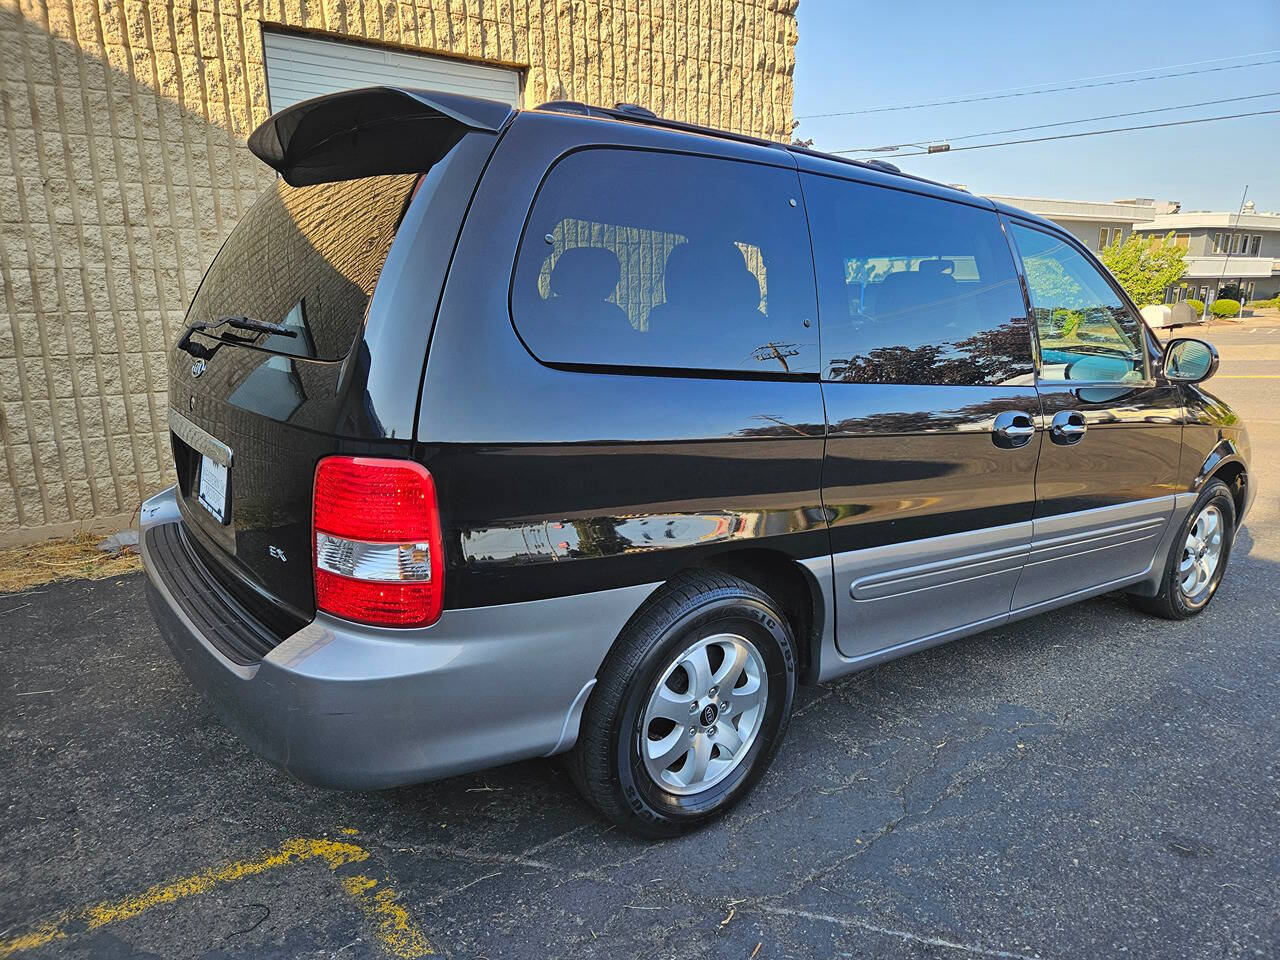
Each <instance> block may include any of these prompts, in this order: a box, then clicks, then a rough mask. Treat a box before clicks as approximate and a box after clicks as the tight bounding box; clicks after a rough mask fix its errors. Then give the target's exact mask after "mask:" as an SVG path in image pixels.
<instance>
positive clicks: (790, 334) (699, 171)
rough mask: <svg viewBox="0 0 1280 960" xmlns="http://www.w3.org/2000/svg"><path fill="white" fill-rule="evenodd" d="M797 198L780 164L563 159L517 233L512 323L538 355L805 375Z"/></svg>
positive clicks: (805, 304) (809, 278)
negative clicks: (522, 230) (522, 232)
mask: <svg viewBox="0 0 1280 960" xmlns="http://www.w3.org/2000/svg"><path fill="white" fill-rule="evenodd" d="M620 185H625V187H622V186H620ZM799 200H800V184H799V181H798V179H797V177H796V174H795V172H794V171H789V170H784V169H780V168H775V167H765V166H761V165H758V164H749V163H740V162H735V161H729V160H715V159H711V158H706V157H690V156H683V155H678V154H667V153H654V152H649V151H639V150H617V149H593V150H584V151H580V152H578V153H574V154H571V155H570V156H568V157H566V158H565V159H564V160H562V161H561V162H560V163H558V164H557V165H556V166H555V167H554V168H553V169H552V171H551V173H550V174H549V175H548V176H547V179H546V182H545V183H544V184H543V186H542V189H541V190H540V191H539V193H538V200H537V203H536V204H535V206H534V210H533V214H532V216H531V218H530V222H529V226H528V228H527V230H526V232H525V236H524V239H523V240H522V242H521V248H520V255H519V260H518V262H517V266H516V273H515V279H514V287H513V290H512V300H511V308H512V316H513V319H514V320H515V324H516V328H517V330H519V332H520V335H521V337H523V338H524V341H525V343H527V344H528V346H529V349H530V350H532V351H533V353H534V355H535V356H537V357H538V358H539V359H541V360H543V361H545V362H548V363H582V364H604V365H622V366H636V367H659V368H663V367H665V368H675V369H694V370H729V371H739V372H746V373H784V374H785V373H793V374H794V373H810V374H812V373H814V372H816V371H817V365H818V350H817V346H818V343H817V341H818V337H817V333H818V325H817V323H815V322H813V321H814V318H815V317H816V310H815V302H814V291H813V266H812V260H811V258H810V255H809V234H808V228H807V226H806V224H805V219H804V206H803V205H802V204H801V203H800V202H799ZM806 319H808V320H809V321H810V323H809V326H807V327H806V326H805V320H806Z"/></svg>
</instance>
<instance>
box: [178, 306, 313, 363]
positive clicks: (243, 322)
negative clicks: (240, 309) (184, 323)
mask: <svg viewBox="0 0 1280 960" xmlns="http://www.w3.org/2000/svg"><path fill="white" fill-rule="evenodd" d="M222 326H227V327H235V328H236V329H237V330H252V331H253V332H254V333H270V334H273V335H274V336H278V337H296V336H297V335H298V331H297V330H294V329H293V328H291V327H286V326H285V325H284V324H282V323H271V322H269V321H267V320H255V319H254V318H253V317H241V316H236V315H231V316H226V317H219V318H218V319H217V320H205V321H199V322H196V323H193V324H191V326H189V327H187V329H186V330H185V331H184V332H183V334H182V339H181V340H179V341H178V349H179V350H184V351H186V352H187V353H189V354H191V356H193V357H195V358H196V359H197V360H208V359H209V358H210V357H212V356H213V354H214V352H215V351H216V350H217V349H218V346H219V345H221V344H223V343H235V342H237V341H234V340H223V339H222V338H221V337H217V336H214V335H213V334H211V333H209V332H208V331H210V330H212V329H213V328H215V327H222ZM193 333H199V334H203V335H204V336H206V337H209V338H210V339H213V340H217V341H218V345H215V346H213V347H206V346H205V345H204V344H202V343H192V342H191V335H192V334H193Z"/></svg>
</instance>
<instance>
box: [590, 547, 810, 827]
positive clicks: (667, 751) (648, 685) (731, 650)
mask: <svg viewBox="0 0 1280 960" xmlns="http://www.w3.org/2000/svg"><path fill="white" fill-rule="evenodd" d="M795 685H796V679H795V652H794V644H793V641H792V637H791V630H790V627H789V625H788V624H787V621H786V619H785V618H784V617H783V616H782V614H780V613H779V612H778V609H777V605H776V604H775V603H774V602H773V600H772V599H770V598H769V596H768V595H767V594H765V593H764V592H763V591H761V590H759V589H758V588H757V587H755V586H753V585H752V584H750V583H747V582H746V581H744V580H740V579H738V578H737V577H732V576H729V575H727V574H722V573H718V572H715V571H702V570H699V571H693V572H690V573H686V574H683V575H681V576H680V577H679V578H677V579H676V580H673V581H672V582H671V583H669V584H667V585H666V586H665V587H663V588H662V590H661V591H659V593H658V594H656V595H655V596H654V597H653V599H651V600H650V601H649V603H648V604H647V605H646V607H645V609H644V610H643V611H641V613H640V614H638V615H637V617H636V618H635V620H634V621H633V622H632V623H631V624H630V625H629V626H628V627H627V629H626V630H625V631H624V632H623V634H622V636H621V637H620V638H619V639H618V642H617V644H615V646H614V648H613V650H612V651H611V652H610V654H609V656H608V658H607V659H606V660H605V663H604V666H603V667H602V668H601V671H600V678H599V682H598V683H597V684H596V687H595V690H593V691H592V694H591V699H590V700H589V701H588V703H587V708H586V710H585V711H584V713H583V717H582V726H581V730H580V733H579V736H578V742H577V744H576V745H575V746H574V749H573V752H572V753H571V754H570V756H569V770H570V773H571V774H572V776H573V779H574V782H575V783H576V784H577V786H578V789H579V790H580V791H581V792H582V794H583V796H584V797H586V799H587V800H588V801H589V802H590V803H591V804H592V806H594V807H595V808H596V809H597V810H599V811H600V812H601V813H602V814H603V815H604V816H605V817H607V818H608V819H610V820H612V821H613V822H614V823H617V824H619V825H620V826H622V827H623V828H625V829H627V830H629V831H630V832H632V833H635V834H637V835H640V836H644V837H669V836H674V835H676V834H678V833H680V832H682V831H684V830H686V829H689V828H690V827H694V826H697V825H699V824H702V823H705V822H707V821H708V820H711V819H714V818H715V817H717V816H719V815H720V814H722V813H724V812H725V811H726V810H727V809H729V807H731V806H732V805H733V804H735V803H737V802H738V801H739V800H741V799H742V797H743V796H744V795H745V794H746V793H747V792H748V791H749V790H750V789H751V787H752V786H753V785H754V784H755V783H756V781H758V780H759V779H760V776H761V774H763V773H764V770H765V768H766V767H767V766H768V765H769V762H770V761H771V760H772V759H773V755H774V753H775V752H776V750H777V747H778V744H779V742H780V741H781V739H782V736H783V732H784V730H785V728H786V724H787V720H788V718H789V717H790V714H791V703H792V700H793V698H794V696H795Z"/></svg>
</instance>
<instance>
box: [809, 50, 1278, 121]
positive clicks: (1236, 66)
mask: <svg viewBox="0 0 1280 960" xmlns="http://www.w3.org/2000/svg"><path fill="white" fill-rule="evenodd" d="M1271 52H1274V51H1271ZM1251 56H1256V54H1251ZM1271 63H1280V57H1276V58H1273V59H1271V60H1258V61H1256V62H1254V63H1232V64H1228V65H1226V66H1222V67H1205V68H1204V69H1202V70H1182V71H1176V72H1168V73H1157V74H1155V75H1154V76H1150V77H1130V78H1129V79H1127V80H1102V81H1098V82H1096V83H1075V82H1068V83H1065V84H1060V85H1058V86H1052V87H1040V88H1037V89H1035V90H1023V91H1020V92H1013V93H992V94H985V95H969V96H964V97H955V98H953V99H951V100H929V101H922V102H920V103H904V104H899V105H898V106H894V107H870V108H868V109H865V110H837V111H835V112H834V113H810V114H806V115H804V116H803V117H797V118H796V119H797V120H816V119H820V118H823V117H852V116H858V115H862V114H868V113H890V112H892V111H894V110H919V109H921V108H923V107H946V106H951V105H953V104H957V103H978V102H980V101H984V100H1009V99H1012V98H1014V97H1033V96H1037V95H1039V94H1042V93H1058V92H1061V91H1063V90H1088V89H1092V88H1094V87H1114V86H1119V85H1121V84H1127V83H1145V82H1146V81H1148V80H1166V79H1168V78H1170V77H1190V76H1194V75H1196V74H1201V73H1221V72H1222V71H1224V70H1243V69H1245V68H1246V67H1264V66H1266V65H1267V64H1271Z"/></svg>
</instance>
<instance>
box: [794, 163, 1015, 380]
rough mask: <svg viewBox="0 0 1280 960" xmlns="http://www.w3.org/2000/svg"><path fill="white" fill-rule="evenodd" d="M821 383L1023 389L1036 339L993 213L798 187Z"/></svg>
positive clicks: (858, 187) (842, 188)
mask: <svg viewBox="0 0 1280 960" xmlns="http://www.w3.org/2000/svg"><path fill="white" fill-rule="evenodd" d="M804 189H805V203H806V205H807V206H808V209H809V218H810V221H811V227H812V231H813V249H814V259H815V263H816V266H817V274H818V304H819V308H820V309H819V314H820V316H821V319H822V354H823V356H822V364H823V371H824V373H823V375H824V377H825V378H827V379H829V380H845V381H851V382H855V383H913V384H961V385H975V384H1009V383H1019V382H1022V383H1030V382H1031V375H1032V360H1031V335H1030V331H1029V330H1028V328H1027V323H1026V320H1025V318H1024V314H1025V313H1026V307H1025V306H1024V304H1023V301H1022V292H1021V289H1020V288H1019V285H1018V276H1017V272H1016V270H1015V268H1014V264H1013V257H1012V255H1011V254H1010V253H1009V245H1008V243H1007V242H1006V241H1005V238H1004V234H1003V232H1002V231H1001V229H1000V221H999V219H998V217H997V216H996V214H995V213H994V212H993V211H985V210H979V209H976V208H974V207H969V206H966V205H964V204H959V203H951V202H949V201H946V200H935V199H933V198H931V197H921V196H917V195H916V194H911V193H904V192H902V191H900V190H891V189H887V188H884V187H875V186H869V185H866V184H860V183H850V182H847V181H843V180H836V179H832V178H829V177H819V176H808V175H806V176H805V178H804Z"/></svg>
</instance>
